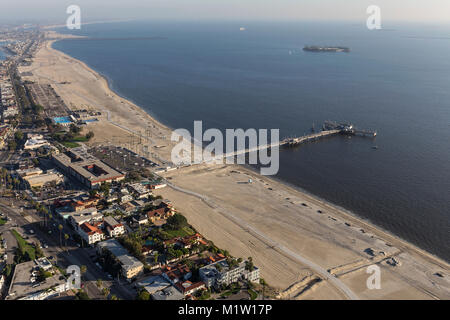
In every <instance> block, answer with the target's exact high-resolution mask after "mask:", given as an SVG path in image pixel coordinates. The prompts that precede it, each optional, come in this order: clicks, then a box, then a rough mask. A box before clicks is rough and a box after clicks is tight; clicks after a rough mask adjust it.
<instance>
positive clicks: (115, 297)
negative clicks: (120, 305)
mask: <svg viewBox="0 0 450 320" xmlns="http://www.w3.org/2000/svg"><path fill="white" fill-rule="evenodd" d="M110 299H111V300H119V299H118V298H117V296H116V295H115V294H113V295H111V298H110Z"/></svg>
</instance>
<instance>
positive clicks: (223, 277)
mask: <svg viewBox="0 0 450 320" xmlns="http://www.w3.org/2000/svg"><path fill="white" fill-rule="evenodd" d="M199 276H200V279H202V281H203V282H204V283H205V285H206V286H207V287H208V288H209V287H211V286H213V287H218V286H221V285H229V284H231V283H234V282H237V281H238V280H249V281H252V282H257V281H259V269H258V268H256V267H253V270H251V271H249V270H247V269H246V262H241V263H239V264H237V265H235V266H233V267H230V266H229V265H228V263H227V260H225V259H223V260H220V261H217V262H215V263H211V264H209V265H207V266H205V267H203V268H200V269H199Z"/></svg>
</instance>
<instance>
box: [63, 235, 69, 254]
mask: <svg viewBox="0 0 450 320" xmlns="http://www.w3.org/2000/svg"><path fill="white" fill-rule="evenodd" d="M64 240H65V247H66V251H67V240H69V235H68V234H67V233H64Z"/></svg>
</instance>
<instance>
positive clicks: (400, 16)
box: [0, 0, 450, 24]
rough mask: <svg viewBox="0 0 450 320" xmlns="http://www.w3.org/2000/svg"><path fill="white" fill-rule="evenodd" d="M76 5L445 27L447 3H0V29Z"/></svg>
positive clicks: (156, 14) (128, 12) (113, 12)
mask: <svg viewBox="0 0 450 320" xmlns="http://www.w3.org/2000/svg"><path fill="white" fill-rule="evenodd" d="M69 5H78V6H79V7H80V8H81V15H82V20H83V21H85V22H88V21H108V20H121V19H123V20H126V19H163V20H171V19H172V20H175V19H176V20H206V19H208V20H210V19H219V20H243V21H244V20H245V21H248V20H328V21H337V20H339V21H341V20H344V21H365V20H366V19H367V17H368V15H367V13H366V9H367V7H368V6H369V5H378V6H379V7H380V9H381V18H382V19H383V20H385V21H417V22H430V23H442V22H444V23H445V22H446V23H450V0H0V24H2V23H13V22H26V21H29V22H33V23H36V22H37V23H55V24H59V23H60V24H62V23H65V21H66V19H67V17H68V15H67V14H66V8H67V7H68V6H69Z"/></svg>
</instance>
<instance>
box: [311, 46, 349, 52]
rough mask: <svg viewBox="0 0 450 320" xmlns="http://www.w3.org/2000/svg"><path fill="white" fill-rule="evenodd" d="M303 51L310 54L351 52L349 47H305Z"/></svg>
mask: <svg viewBox="0 0 450 320" xmlns="http://www.w3.org/2000/svg"><path fill="white" fill-rule="evenodd" d="M303 51H309V52H350V48H348V47H320V46H305V47H303Z"/></svg>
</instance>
